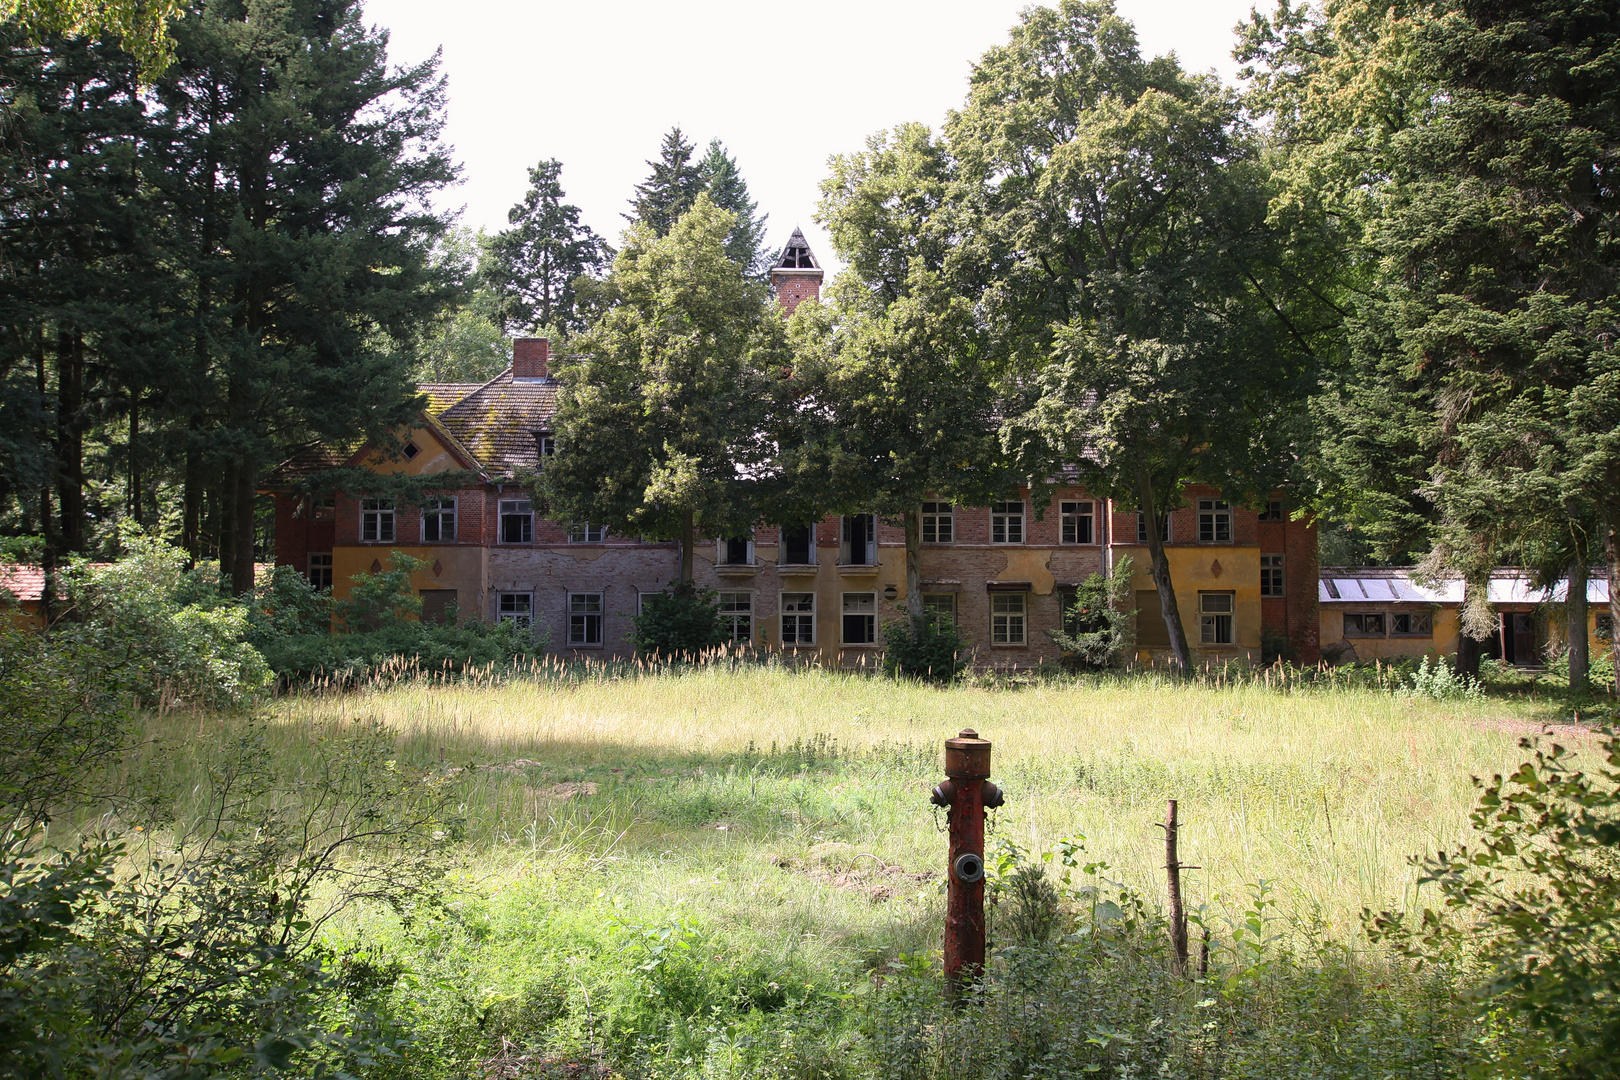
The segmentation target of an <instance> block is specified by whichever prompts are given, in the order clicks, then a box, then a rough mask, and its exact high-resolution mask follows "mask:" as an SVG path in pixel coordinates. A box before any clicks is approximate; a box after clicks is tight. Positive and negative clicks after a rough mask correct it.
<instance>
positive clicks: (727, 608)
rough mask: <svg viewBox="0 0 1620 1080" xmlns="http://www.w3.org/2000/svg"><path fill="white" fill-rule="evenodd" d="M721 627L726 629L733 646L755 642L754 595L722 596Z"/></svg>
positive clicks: (736, 593)
mask: <svg viewBox="0 0 1620 1080" xmlns="http://www.w3.org/2000/svg"><path fill="white" fill-rule="evenodd" d="M719 599H720V625H721V626H723V627H725V628H726V640H728V641H730V642H731V643H732V644H733V645H747V644H749V643H751V642H752V641H753V640H754V594H753V593H747V592H723V593H721V594H720V598H719Z"/></svg>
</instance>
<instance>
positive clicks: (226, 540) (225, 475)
mask: <svg viewBox="0 0 1620 1080" xmlns="http://www.w3.org/2000/svg"><path fill="white" fill-rule="evenodd" d="M216 476H217V477H218V484H219V486H218V487H217V488H216V489H215V491H214V506H213V513H212V514H210V515H209V517H210V521H209V524H210V525H212V526H213V530H214V547H215V550H216V554H217V555H218V557H219V576H220V577H221V578H224V579H227V580H231V579H233V578H234V575H235V572H236V554H235V553H236V529H235V527H234V525H235V521H236V474H235V470H234V469H233V468H232V467H231V466H230V465H222V466H220V468H219V469H218V471H217V473H216Z"/></svg>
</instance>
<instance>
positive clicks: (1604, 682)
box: [1547, 649, 1615, 693]
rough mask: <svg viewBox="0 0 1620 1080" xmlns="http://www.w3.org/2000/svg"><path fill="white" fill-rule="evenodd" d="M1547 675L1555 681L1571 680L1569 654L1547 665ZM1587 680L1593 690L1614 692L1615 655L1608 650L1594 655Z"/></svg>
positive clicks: (1588, 669)
mask: <svg viewBox="0 0 1620 1080" xmlns="http://www.w3.org/2000/svg"><path fill="white" fill-rule="evenodd" d="M1547 673H1548V674H1549V675H1551V676H1553V678H1555V679H1559V680H1564V681H1567V680H1568V679H1569V653H1568V652H1567V651H1566V652H1562V653H1560V654H1559V655H1558V656H1556V657H1554V658H1553V661H1552V663H1550V664H1548V665H1547ZM1586 678H1587V683H1588V686H1589V687H1590V688H1591V689H1593V690H1596V691H1598V692H1602V693H1607V692H1610V691H1612V690H1613V688H1614V685H1615V680H1614V654H1613V653H1612V652H1611V651H1609V650H1606V649H1605V650H1602V651H1600V652H1598V653H1596V654H1594V655H1593V656H1592V658H1591V662H1590V665H1589V666H1588V668H1587V672H1586ZM1577 689H1578V688H1577Z"/></svg>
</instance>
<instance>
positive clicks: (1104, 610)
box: [1048, 556, 1136, 669]
mask: <svg viewBox="0 0 1620 1080" xmlns="http://www.w3.org/2000/svg"><path fill="white" fill-rule="evenodd" d="M1131 570H1132V564H1131V559H1130V556H1126V557H1125V558H1123V559H1121V560H1120V561H1119V563H1118V565H1116V566H1115V567H1114V569H1113V573H1112V575H1111V576H1109V577H1103V576H1102V575H1101V574H1092V575H1091V576H1089V577H1087V578H1086V580H1084V581H1082V582H1081V583H1080V584H1079V585H1078V586H1076V588H1075V590H1074V598H1073V599H1072V600H1070V601H1069V602H1068V603H1067V604H1066V605H1065V606H1064V609H1063V625H1062V627H1061V628H1060V629H1057V630H1051V631H1048V633H1050V635H1051V637H1052V640H1053V641H1054V642H1056V643H1057V646H1058V648H1060V649H1062V650H1063V653H1064V660H1065V661H1066V662H1070V663H1073V664H1074V665H1075V666H1077V667H1080V668H1082V669H1087V668H1104V667H1112V666H1113V665H1115V664H1117V663H1119V662H1120V660H1121V659H1122V658H1123V657H1124V656H1125V655H1126V654H1127V653H1129V652H1130V649H1131V645H1132V643H1133V634H1134V627H1135V623H1134V622H1133V620H1132V617H1133V616H1134V615H1135V614H1136V612H1135V611H1134V610H1132V609H1131V607H1130V603H1131Z"/></svg>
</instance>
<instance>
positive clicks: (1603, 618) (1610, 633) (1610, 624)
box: [1597, 615, 1614, 641]
mask: <svg viewBox="0 0 1620 1080" xmlns="http://www.w3.org/2000/svg"><path fill="white" fill-rule="evenodd" d="M1597 636H1598V639H1599V640H1600V641H1613V640H1614V616H1613V615H1599V616H1598V617H1597Z"/></svg>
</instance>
